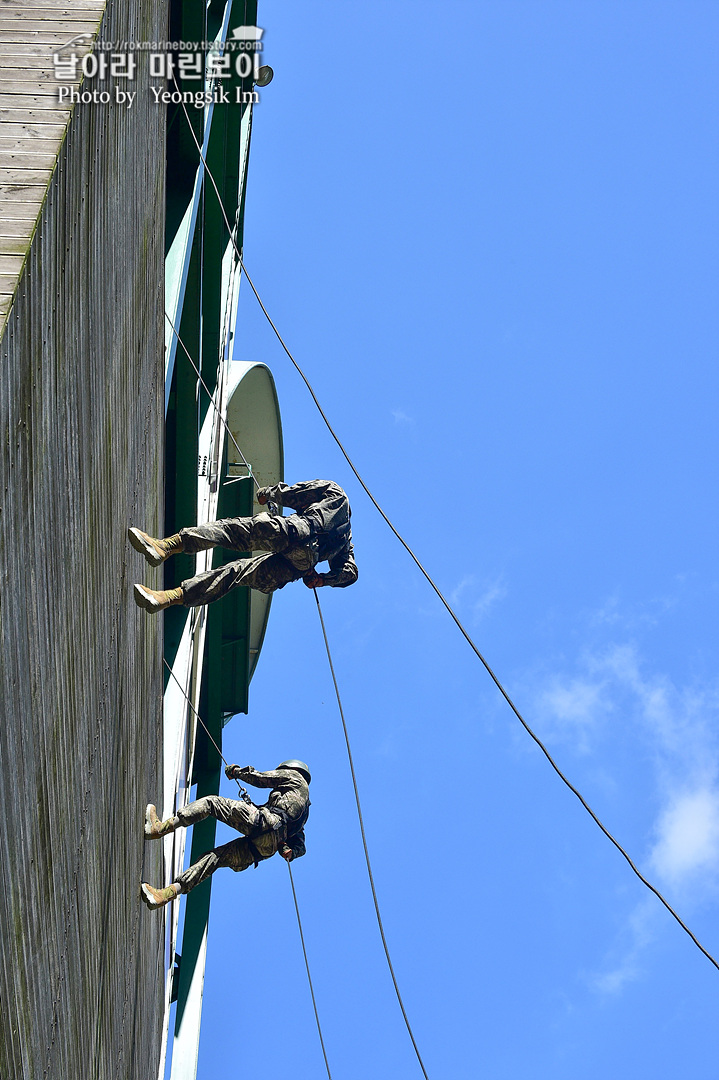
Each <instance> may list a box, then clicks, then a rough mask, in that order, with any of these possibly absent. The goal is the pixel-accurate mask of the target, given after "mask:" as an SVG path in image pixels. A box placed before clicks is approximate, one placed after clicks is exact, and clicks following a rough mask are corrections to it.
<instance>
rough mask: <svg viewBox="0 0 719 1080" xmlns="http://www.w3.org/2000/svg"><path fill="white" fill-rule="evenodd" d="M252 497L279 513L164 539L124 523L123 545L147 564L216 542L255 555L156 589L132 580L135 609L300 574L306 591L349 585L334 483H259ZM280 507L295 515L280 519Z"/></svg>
mask: <svg viewBox="0 0 719 1080" xmlns="http://www.w3.org/2000/svg"><path fill="white" fill-rule="evenodd" d="M257 500H258V502H259V503H260V505H262V506H264V505H265V504H268V503H269V504H270V505H272V504H274V505H275V506H276V507H277V510H278V513H277V514H268V513H262V514H257V515H256V516H255V517H237V518H225V519H224V520H223V521H209V522H208V523H207V524H206V525H197V526H195V527H193V528H187V529H181V530H180V532H179V533H176V534H175V536H170V537H168V538H166V539H164V540H156V539H155V538H154V537H152V536H148V534H147V533H144V532H141V531H140V529H135V528H131V529H130V530H129V533H128V536H129V539H130V543H131V544H132V546H133V547H134V548H135V550H136V551H139V552H140V553H141V554H142V555H144V556H145V558H146V559H147V561H148V562H149V563H150V565H151V566H159V565H160V563H163V562H164V561H165V559H167V558H169V557H170V555H176V554H177V553H178V552H181V551H184V552H188V553H190V554H194V553H196V552H198V551H205V550H206V549H207V548H213V547H218V546H222V547H227V548H231V549H232V550H234V551H259V552H261V553H262V554H259V555H253V556H251V557H249V558H244V559H237V560H236V561H234V562H230V563H227V564H226V565H225V566H219V567H217V569H216V570H208V571H207V572H206V573H203V574H197V575H196V576H195V577H192V578H188V579H187V580H186V581H183V582H182V584H181V585H180V586H179V588H176V589H164V590H155V589H148V588H147V586H145V585H135V587H134V593H135V602H136V603H137V604H138V606H139V607H142V608H144V609H145V610H146V611H149V612H152V613H154V612H157V611H162V610H163V609H164V608H167V607H170V606H172V605H173V604H183V605H184V606H185V607H199V606H200V605H202V604H211V603H213V602H214V601H215V600H219V599H220V597H221V596H225V594H226V593H228V592H229V591H230V589H235V588H236V587H237V586H238V585H248V586H249V587H250V588H251V589H258V590H259V591H260V592H264V593H271V592H274V591H275V590H276V589H283V588H284V587H285V585H286V584H287V583H288V582H289V581H298V580H299V579H300V578H302V580H303V581H304V583H305V585H307V587H308V588H310V589H312V588H318V587H319V586H321V585H330V586H332V587H333V588H335V589H344V588H346V586H348V585H353V584H354V582H355V581H356V580H357V565H356V563H355V561H354V555H353V547H352V531H351V529H350V517H351V510H350V504H349V499H348V498H347V496H346V494H345V493H344V491H343V490H342V488H341V487H340V486H339V484H335V483H333V481H331V480H310V481H306V482H304V483H300V484H293V485H292V486H291V487H288V486H287V485H286V484H274V485H273V486H272V487H264V488H260V490H259V492H258V494H257ZM284 506H288V507H289V508H290V509H291V510H294V511H295V513H293V514H290V515H289V516H288V517H282V508H283V507H284ZM321 562H327V563H329V572H328V573H322V574H318V573H317V572H316V571H315V566H316V565H317V563H321Z"/></svg>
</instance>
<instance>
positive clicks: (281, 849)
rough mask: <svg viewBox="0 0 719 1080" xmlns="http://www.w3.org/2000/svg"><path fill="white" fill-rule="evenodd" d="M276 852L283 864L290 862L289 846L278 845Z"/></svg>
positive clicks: (290, 849)
mask: <svg viewBox="0 0 719 1080" xmlns="http://www.w3.org/2000/svg"><path fill="white" fill-rule="evenodd" d="M277 850H278V851H279V853H280V855H281V856H282V858H283V859H284V860H285V862H292V848H291V847H290V846H289V844H280V846H279V847H278V849H277Z"/></svg>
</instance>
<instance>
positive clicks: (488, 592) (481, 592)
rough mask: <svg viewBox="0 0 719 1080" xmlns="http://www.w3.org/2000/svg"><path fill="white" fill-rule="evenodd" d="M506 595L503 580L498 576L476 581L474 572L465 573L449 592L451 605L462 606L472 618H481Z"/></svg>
mask: <svg viewBox="0 0 719 1080" xmlns="http://www.w3.org/2000/svg"><path fill="white" fill-rule="evenodd" d="M506 595H507V589H506V587H505V585H504V580H503V578H502V577H501V575H500V576H498V577H495V578H489V579H485V580H484V581H482V582H480V581H478V579H477V577H476V575H475V574H467V575H465V577H463V578H462V580H461V581H460V582H459V584H458V585H456V586H455V587H454V589H452V591H451V593H450V594H449V602H450V604H452V606H453V607H462V608H464V610H465V611H468V612H470V613H471V615H472V616H473V618H474V619H482V618H484V616H485V615H487V614H488V613H489V611H490V609H491V608H492V607H493V606H494V604H495V603H496V602H497V601H498V600H503V599H504V597H505V596H506Z"/></svg>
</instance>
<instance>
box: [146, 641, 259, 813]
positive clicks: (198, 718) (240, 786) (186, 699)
mask: <svg viewBox="0 0 719 1080" xmlns="http://www.w3.org/2000/svg"><path fill="white" fill-rule="evenodd" d="M162 662H163V664H164V665H165V667H166V668H167V670H168V671H169V672H170V675H171V676H172V678H173V679H174V680H175V682H176V683H177V685H178V686H179V688H180V692H181V693H182V696H183V697H184V699H185V701H186V702H187V704H188V705H189V706H190V708H191V709H192V711H193V713H194V714H195V717H196V719H197V722H198V723H199V724H200V726H201V727H203V728H204V730H205V734H206V735H207V738H208V739H209V740H210V742H211V743H212V745H213V746H214V748H215V750H216V751H217V753H218V754H219V755H220V757H221V758H222V760H223V761H224V763H225V765H229V762H228V760H227V758H226V757H225V756H224V754H223V753H222V751H221V750H220V748H219V746H218V745H217V743H216V742H215V740H214V739H213V737H212V735H211V733H210V729H209V728H208V726H207V724H206V723H205V721H204V720H203V719H202V717H201V716H200V714H199V713H198V711H197V709H196V708H195V706H194V705H193V704H192V701H191V700H190V698H189V696H188V694H187V691H186V690H185V688H184V686H183V685H182V683H181V682H180V680H179V679H178V677H177V675H175V672H174V671H173V670H172V668H171V667H170V665H169V664H168V662H167V660H166V659H165V657H164V656H163V658H162ZM232 779H233V780H234V781H235V783H236V784H237V786H238V788H239V789H240V795H241V796H242V798H243V799H244V798H245V796H246V795H247V788H243V786H242V784H241V783H240V781H239V780H238V779H237V777H236V776H233V777H232Z"/></svg>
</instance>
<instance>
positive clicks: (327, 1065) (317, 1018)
mask: <svg viewBox="0 0 719 1080" xmlns="http://www.w3.org/2000/svg"><path fill="white" fill-rule="evenodd" d="M287 869H288V870H289V872H290V885H291V886H292V899H293V900H294V902H295V912H296V914H297V926H298V927H299V931H300V941H301V942H302V955H303V956H304V958H305V969H306V970H307V982H308V983H309V984H310V995H311V997H312V1008H313V1009H314V1010H315V1022H316V1024H317V1034H318V1035H319V1037H320V1046H321V1047H322V1056H323V1058H324V1059H325V1068H326V1069H327V1076H328V1077H329V1080H332V1073H331V1072H330V1063H329V1061H328V1060H327V1051H326V1050H325V1040H324V1039H323V1038H322V1028H321V1027H320V1014H319V1013H318V1012H317V1002H316V1001H315V991H314V987H313V986H312V976H311V975H310V964H309V960H308V959H307V949H306V948H305V935H304V934H303V932H302V920H301V919H300V907H299V904H298V903H297V893H296V892H295V879H294V878H293V876H292V865H291V863H287Z"/></svg>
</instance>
